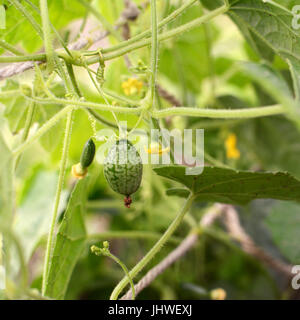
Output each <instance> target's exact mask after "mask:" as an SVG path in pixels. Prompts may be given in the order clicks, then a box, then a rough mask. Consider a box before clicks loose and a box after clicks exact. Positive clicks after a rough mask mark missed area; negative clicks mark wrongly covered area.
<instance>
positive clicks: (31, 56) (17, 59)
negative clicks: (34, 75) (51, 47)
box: [0, 53, 46, 63]
mask: <svg viewBox="0 0 300 320" xmlns="http://www.w3.org/2000/svg"><path fill="white" fill-rule="evenodd" d="M45 60H46V55H45V54H44V53H37V54H29V55H26V56H25V55H23V56H8V57H6V56H4V57H0V63H10V62H23V61H45Z"/></svg>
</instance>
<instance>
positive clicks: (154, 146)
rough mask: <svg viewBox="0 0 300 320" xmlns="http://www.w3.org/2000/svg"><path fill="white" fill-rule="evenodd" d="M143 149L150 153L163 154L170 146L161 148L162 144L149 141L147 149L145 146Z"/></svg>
mask: <svg viewBox="0 0 300 320" xmlns="http://www.w3.org/2000/svg"><path fill="white" fill-rule="evenodd" d="M144 149H145V151H146V152H147V153H150V154H163V153H166V152H169V151H170V147H166V148H164V149H163V148H162V146H161V145H160V144H158V143H151V144H150V148H149V149H148V148H146V146H144Z"/></svg>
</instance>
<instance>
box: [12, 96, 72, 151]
mask: <svg viewBox="0 0 300 320" xmlns="http://www.w3.org/2000/svg"><path fill="white" fill-rule="evenodd" d="M69 104H70V101H69ZM71 109H72V106H70V105H69V106H68V107H65V108H63V109H62V110H61V111H59V112H58V113H56V114H55V115H54V116H53V117H52V118H51V119H50V120H48V121H47V122H46V123H45V124H44V125H42V126H41V127H40V129H39V130H38V131H37V132H36V133H35V135H34V136H32V137H31V138H29V139H28V140H26V141H25V142H24V143H22V144H21V145H19V146H18V147H17V148H16V149H15V150H14V151H13V156H14V157H17V156H18V155H19V154H21V153H22V152H23V151H24V150H25V149H26V148H27V147H29V146H30V145H31V144H32V143H33V142H35V141H36V140H37V139H39V138H40V137H41V136H42V135H43V134H45V133H46V132H47V131H48V130H50V129H51V128H52V127H53V126H54V125H55V124H56V123H57V122H58V121H59V120H60V119H61V118H63V117H64V116H65V115H66V114H67V113H68V112H69V111H70V110H71Z"/></svg>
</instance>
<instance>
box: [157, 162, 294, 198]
mask: <svg viewBox="0 0 300 320" xmlns="http://www.w3.org/2000/svg"><path fill="white" fill-rule="evenodd" d="M185 169H186V167H184V166H162V167H159V168H154V171H155V172H156V173H157V174H158V175H160V176H163V177H166V178H169V179H172V180H174V181H177V182H180V183H182V184H184V185H185V186H186V187H187V188H189V189H190V190H191V191H193V192H194V193H195V194H196V195H197V199H198V200H200V201H213V202H222V203H232V204H246V203H248V202H249V201H251V200H254V199H268V198H272V199H281V200H297V201H300V181H298V180H296V179H295V178H293V177H292V176H291V175H289V174H287V173H283V172H277V173H266V172H247V171H235V170H230V169H223V168H216V167H205V168H204V171H203V173H202V174H200V175H197V176H191V175H186V174H185ZM177 195H182V190H180V192H178V193H177Z"/></svg>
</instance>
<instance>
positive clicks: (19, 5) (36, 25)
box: [9, 0, 43, 39]
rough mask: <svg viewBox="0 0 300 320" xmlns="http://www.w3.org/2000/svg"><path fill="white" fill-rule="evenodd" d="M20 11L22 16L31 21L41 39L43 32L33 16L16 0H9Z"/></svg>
mask: <svg viewBox="0 0 300 320" xmlns="http://www.w3.org/2000/svg"><path fill="white" fill-rule="evenodd" d="M9 2H11V3H12V4H13V5H14V6H15V7H16V8H17V9H18V10H19V11H20V12H21V13H22V15H24V17H25V18H26V19H27V20H28V21H29V22H30V23H31V25H32V26H33V28H34V29H35V31H36V32H37V34H38V35H39V36H40V37H41V38H42V39H43V32H42V29H41V27H40V25H39V24H38V23H37V22H36V21H35V19H34V18H33V16H32V15H31V14H30V13H29V12H28V11H27V10H26V8H25V7H24V6H23V5H22V4H21V3H20V1H18V0H9Z"/></svg>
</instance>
